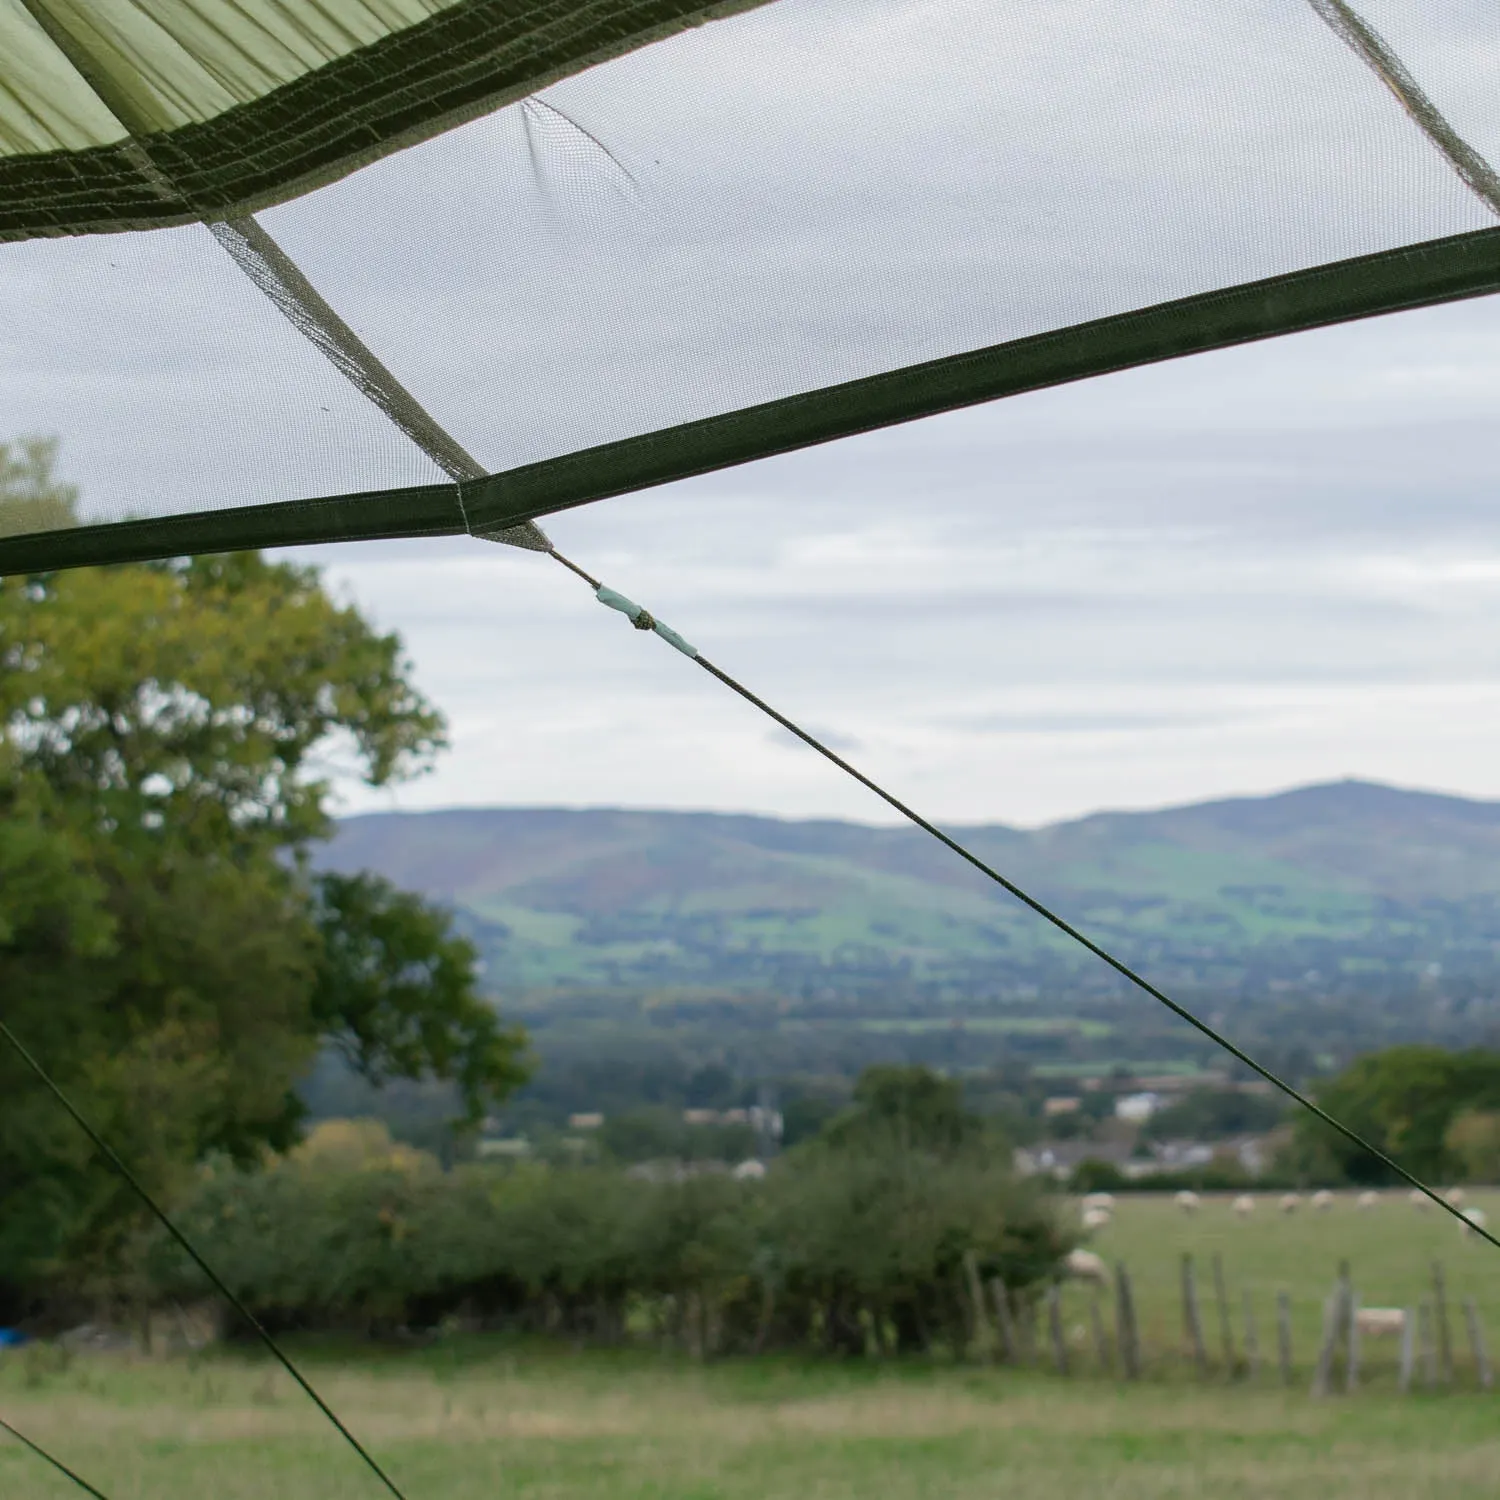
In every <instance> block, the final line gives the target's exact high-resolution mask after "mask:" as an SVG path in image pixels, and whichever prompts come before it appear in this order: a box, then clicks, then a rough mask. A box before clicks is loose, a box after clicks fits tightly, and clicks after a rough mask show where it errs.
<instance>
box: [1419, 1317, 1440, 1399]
mask: <svg viewBox="0 0 1500 1500" xmlns="http://www.w3.org/2000/svg"><path fill="white" fill-rule="evenodd" d="M1432 1321H1433V1320H1432V1304H1431V1303H1430V1302H1427V1301H1423V1303H1422V1305H1421V1306H1420V1307H1419V1308H1418V1309H1417V1338H1418V1343H1419V1344H1420V1347H1421V1351H1422V1384H1423V1386H1424V1387H1425V1388H1426V1389H1427V1390H1429V1391H1431V1390H1436V1389H1437V1381H1438V1369H1437V1345H1436V1341H1435V1339H1434V1337H1433V1332H1432Z"/></svg>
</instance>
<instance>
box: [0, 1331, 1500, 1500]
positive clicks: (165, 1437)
mask: <svg viewBox="0 0 1500 1500" xmlns="http://www.w3.org/2000/svg"><path fill="white" fill-rule="evenodd" d="M21 1363H22V1361H20V1360H19V1359H14V1360H11V1359H9V1358H8V1359H7V1364H8V1365H18V1366H19V1365H20V1364H21ZM311 1370H312V1373H313V1375H314V1378H315V1379H316V1380H317V1382H318V1383H319V1384H320V1386H321V1387H322V1388H323V1389H324V1390H325V1392H326V1393H327V1394H328V1396H330V1397H331V1398H332V1400H333V1402H334V1403H335V1405H336V1406H337V1407H338V1408H339V1409H340V1411H341V1412H343V1413H344V1415H345V1417H346V1419H347V1420H348V1421H349V1422H350V1423H351V1424H352V1425H353V1426H354V1428H355V1429H356V1430H357V1431H358V1432H359V1434H360V1435H361V1436H362V1437H363V1438H365V1439H366V1440H367V1441H368V1442H369V1444H370V1445H371V1447H372V1448H373V1449H374V1450H375V1452H376V1453H377V1454H378V1455H379V1457H380V1459H381V1460H382V1462H383V1463H385V1464H386V1465H387V1466H388V1468H389V1470H390V1472H391V1473H392V1475H393V1476H394V1477H395V1478H396V1480H397V1482H398V1483H399V1484H400V1485H401V1486H402V1488H403V1489H404V1490H405V1492H406V1494H407V1496H408V1497H409V1500H439V1497H441V1500H481V1497H483V1500H490V1497H494V1496H511V1495H514V1496H522V1497H528V1500H534V1497H548V1500H564V1497H568V1500H572V1497H578V1500H606V1497H608V1500H808V1497H814V1500H856V1497H860V1500H863V1497H866V1496H872V1495H879V1496H882V1497H889V1500H918V1497H925V1496H949V1497H974V1500H981V1497H983V1500H991V1497H993V1500H1002V1497H1003V1500H1057V1497H1072V1496H1078V1497H1089V1500H1093V1497H1097V1496H1100V1495H1103V1496H1107V1497H1109V1500H1137V1497H1139V1500H1147V1497H1151V1500H1157V1497H1188V1496H1192V1497H1198V1496H1204V1497H1208V1496H1224V1497H1267V1500H1269V1497H1273V1496H1275V1497H1282V1496H1288V1495H1305V1494H1315V1495H1317V1496H1318V1497H1319V1500H1365V1497H1368V1500H1397V1497H1400V1500H1414V1497H1426V1496H1431V1497H1433V1500H1437V1497H1439V1496H1442V1497H1446V1500H1459V1497H1477V1496H1480V1495H1485V1496H1488V1495H1492V1494H1493V1493H1494V1491H1495V1488H1496V1483H1497V1481H1500V1421H1497V1416H1500V1403H1497V1399H1496V1398H1495V1397H1493V1396H1487V1397H1481V1396H1476V1395H1463V1394H1460V1395H1450V1396H1425V1395H1421V1396H1414V1397H1407V1398H1405V1399H1400V1398H1396V1397H1392V1396H1379V1395H1370V1396H1367V1397H1363V1398H1360V1399H1358V1400H1352V1401H1351V1400H1346V1399H1334V1400H1328V1401H1324V1402H1318V1403H1313V1402H1309V1401H1308V1400H1307V1399H1306V1398H1305V1397H1304V1396H1302V1395H1301V1394H1297V1395H1285V1394H1281V1393H1279V1392H1274V1391H1245V1390H1238V1391H1227V1390H1195V1389H1192V1388H1188V1387H1182V1386H1174V1385H1147V1386H1145V1387H1141V1388H1136V1389H1130V1390H1125V1389H1121V1388H1118V1387H1116V1386H1114V1385H1111V1384H1108V1383H1104V1382H1099V1381H1089V1380H1082V1379H1075V1380H1071V1381H1063V1380H1060V1379H1057V1378H1050V1377H1047V1376H1044V1375H1041V1374H1037V1373H1031V1372H1024V1371H1023V1372H1010V1371H993V1370H954V1369H946V1370H945V1369H927V1368H920V1367H905V1368H902V1369H899V1370H893V1369H890V1368H883V1369H882V1368H875V1367H868V1366H828V1367H821V1368H810V1367H807V1366H789V1365H786V1364H783V1363H780V1362H778V1361H763V1362H760V1363H738V1364H725V1365H720V1366H712V1367H709V1368H706V1369H694V1368H689V1367H684V1366H681V1365H671V1364H665V1363H663V1362H661V1361H660V1360H658V1359H656V1358H653V1357H647V1356H640V1355H636V1356H628V1357H625V1356H622V1357H618V1358H606V1357H602V1356H599V1355H571V1354H568V1353H566V1352H564V1351H557V1352H554V1353H550V1354H549V1353H547V1352H537V1351H530V1352H523V1353H519V1354H516V1353H512V1354H506V1353H504V1352H501V1351H499V1350H491V1351H490V1352H488V1353H483V1352H480V1351H477V1350H475V1349H473V1348H469V1349H466V1350H465V1351H463V1354H462V1356H459V1354H458V1352H457V1351H446V1352H445V1353H442V1354H439V1353H437V1352H434V1351H426V1352H423V1353H420V1354H416V1353H413V1354H407V1355H405V1356H402V1357H391V1358H389V1359H386V1360H382V1361H374V1360H371V1359H369V1358H364V1359H361V1360H359V1361H358V1362H357V1363H356V1362H346V1363H343V1364H338V1363H334V1362H332V1361H330V1360H329V1359H328V1358H326V1357H325V1358H321V1359H316V1360H314V1361H312V1363H311ZM0 1401H3V1408H0V1409H3V1411H4V1413H5V1415H6V1416H7V1418H8V1419H9V1420H11V1421H12V1422H14V1423H15V1424H16V1425H17V1426H19V1427H21V1428H22V1429H23V1430H25V1431H28V1432H29V1433H31V1434H32V1435H34V1436H35V1437H37V1438H39V1439H41V1440H42V1441H44V1442H45V1443H46V1444H48V1445H49V1446H53V1447H55V1448H56V1450H57V1451H58V1452H59V1453H61V1454H63V1455H65V1456H66V1457H67V1458H68V1459H69V1460H71V1461H72V1462H73V1463H74V1465H75V1466H76V1467H77V1468H78V1469H79V1470H80V1471H82V1472H83V1473H84V1474H85V1475H86V1476H88V1477H91V1478H92V1479H93V1480H94V1482H95V1483H96V1484H98V1485H99V1486H100V1488H101V1489H103V1491H104V1492H105V1493H106V1494H107V1495H109V1496H110V1497H111V1500H189V1497H192V1500H200V1497H219V1500H273V1497H277V1500H353V1497H356V1496H376V1495H378V1494H380V1493H382V1492H381V1491H380V1489H379V1487H378V1486H377V1485H376V1483H375V1482H374V1480H373V1479H372V1478H371V1477H370V1476H369V1475H368V1474H365V1473H362V1472H361V1470H360V1469H359V1467H358V1465H357V1462H356V1461H355V1459H354V1457H353V1455H352V1454H351V1453H349V1452H348V1451H347V1450H345V1449H343V1448H341V1446H340V1444H339V1442H338V1440H337V1438H336V1437H335V1435H334V1434H333V1433H332V1432H331V1431H329V1430H327V1429H326V1428H325V1427H324V1426H323V1425H321V1423H320V1419H319V1418H318V1417H317V1415H316V1413H315V1412H313V1411H312V1410H311V1409H310V1408H309V1407H308V1405H307V1403H306V1402H305V1400H304V1399H303V1398H301V1397H300V1396H299V1395H297V1394H295V1393H294V1392H293V1391H292V1390H291V1389H290V1386H289V1384H288V1382H287V1381H286V1380H285V1378H284V1377H280V1376H277V1377H275V1378H272V1377H270V1376H268V1375H267V1374H266V1372H265V1370H264V1369H263V1368H262V1367H259V1366H257V1365H255V1364H254V1363H251V1362H239V1361H234V1360H230V1359H215V1360H211V1361H207V1362H205V1363H202V1364H200V1365H199V1366H198V1367H197V1368H190V1367H189V1366H188V1365H187V1364H186V1363H185V1362H160V1363H156V1364H146V1363H144V1362H143V1363H141V1364H137V1365H133V1366H130V1365H122V1364H119V1363H117V1362H115V1361H114V1360H112V1359H108V1358H106V1357H102V1356H95V1357H93V1358H92V1359H91V1360H89V1361H86V1362H85V1361H82V1360H80V1361H78V1362H76V1363H75V1364H74V1365H73V1366H72V1367H71V1368H70V1369H68V1370H66V1371H63V1372H59V1373H55V1374H52V1375H50V1376H46V1377H44V1378H42V1380H41V1383H39V1384H35V1383H33V1384H29V1385H28V1383H27V1381H26V1378H25V1375H24V1373H23V1372H22V1371H21V1370H20V1369H15V1370H12V1369H9V1368H7V1369H5V1370H4V1371H0ZM0 1493H3V1494H4V1495H5V1496H6V1497H7V1500H53V1497H59V1500H60V1497H63V1496H69V1495H71V1494H74V1493H76V1491H72V1490H71V1489H70V1488H69V1486H68V1485H67V1484H66V1482H65V1481H63V1480H62V1479H60V1478H57V1477H53V1476H51V1475H49V1473H48V1471H46V1470H45V1469H44V1468H43V1466H42V1465H41V1464H40V1463H39V1462H38V1461H37V1460H36V1459H35V1458H33V1457H31V1456H30V1455H28V1454H26V1453H24V1452H22V1451H20V1450H19V1449H18V1448H16V1447H15V1446H14V1445H9V1446H4V1447H0Z"/></svg>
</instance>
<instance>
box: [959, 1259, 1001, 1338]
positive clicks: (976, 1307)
mask: <svg viewBox="0 0 1500 1500" xmlns="http://www.w3.org/2000/svg"><path fill="white" fill-rule="evenodd" d="M964 1289H965V1290H966V1291H967V1292H968V1303H969V1320H970V1336H971V1337H972V1339H973V1341H974V1349H975V1352H976V1353H977V1354H978V1356H979V1358H980V1359H987V1360H991V1361H993V1360H994V1358H995V1336H994V1332H993V1330H992V1329H991V1328H990V1320H989V1318H988V1317H987V1316H986V1314H985V1310H984V1288H983V1286H981V1285H980V1281H979V1257H978V1256H977V1255H976V1254H975V1253H974V1251H973V1250H965V1251H964Z"/></svg>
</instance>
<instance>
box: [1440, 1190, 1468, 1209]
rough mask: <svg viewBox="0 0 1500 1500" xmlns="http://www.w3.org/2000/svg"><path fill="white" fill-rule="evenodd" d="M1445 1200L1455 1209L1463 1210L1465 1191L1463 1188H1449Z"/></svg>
mask: <svg viewBox="0 0 1500 1500" xmlns="http://www.w3.org/2000/svg"><path fill="white" fill-rule="evenodd" d="M1443 1198H1444V1200H1445V1201H1446V1202H1448V1203H1451V1204H1452V1205H1453V1207H1454V1208H1462V1207H1463V1206H1464V1190H1463V1189H1462V1188H1449V1189H1448V1191H1447V1192H1446V1193H1444V1194H1443Z"/></svg>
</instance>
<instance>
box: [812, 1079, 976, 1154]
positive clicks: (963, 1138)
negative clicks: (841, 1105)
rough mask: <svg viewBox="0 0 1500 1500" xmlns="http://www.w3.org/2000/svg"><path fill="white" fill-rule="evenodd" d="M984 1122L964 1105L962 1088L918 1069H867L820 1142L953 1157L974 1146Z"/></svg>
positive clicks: (840, 1147)
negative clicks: (846, 1106)
mask: <svg viewBox="0 0 1500 1500" xmlns="http://www.w3.org/2000/svg"><path fill="white" fill-rule="evenodd" d="M983 1133H984V1122H983V1121H982V1120H981V1119H980V1118H979V1116H978V1115H975V1114H972V1113H971V1112H970V1111H969V1110H968V1109H967V1108H965V1106H964V1098H963V1090H962V1088H961V1087H960V1086H959V1085H958V1084H957V1083H956V1082H954V1081H953V1080H952V1079H950V1078H944V1077H942V1076H941V1075H940V1074H937V1073H934V1072H933V1071H932V1070H931V1069H930V1068H924V1067H921V1066H916V1067H898V1066H888V1065H880V1066H876V1067H870V1068H866V1069H865V1070H864V1072H863V1073H861V1074H860V1075H859V1080H858V1081H857V1082H856V1083H855V1085H854V1102H853V1104H852V1105H851V1107H850V1108H849V1109H848V1110H846V1111H844V1113H843V1114H841V1115H839V1116H838V1117H837V1118H836V1119H834V1120H832V1121H831V1122H830V1123H829V1124H828V1125H827V1126H826V1127H825V1128H824V1130H823V1133H822V1137H821V1139H822V1140H824V1141H825V1142H826V1143H827V1144H828V1145H829V1146H832V1147H837V1148H839V1149H842V1150H856V1149H857V1150H885V1149H889V1148H891V1147H897V1148H900V1149H903V1150H918V1151H930V1152H934V1153H937V1154H941V1155H952V1154H954V1153H956V1152H959V1151H961V1150H963V1149H964V1148H965V1147H968V1146H971V1145H974V1144H976V1143H977V1142H978V1141H979V1139H980V1138H981V1136H982V1135H983Z"/></svg>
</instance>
